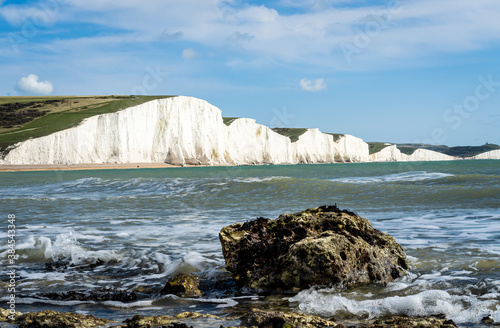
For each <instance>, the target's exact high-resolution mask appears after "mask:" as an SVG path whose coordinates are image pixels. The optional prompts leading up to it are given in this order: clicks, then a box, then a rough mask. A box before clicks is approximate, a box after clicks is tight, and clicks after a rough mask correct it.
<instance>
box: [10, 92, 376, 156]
mask: <svg viewBox="0 0 500 328" xmlns="http://www.w3.org/2000/svg"><path fill="white" fill-rule="evenodd" d="M368 160H369V155H368V144H366V143H365V142H364V141H363V140H361V139H359V138H356V137H353V136H350V135H344V136H342V137H340V138H339V139H338V140H334V138H333V136H332V135H329V134H325V133H322V132H320V131H319V130H318V129H309V130H307V132H305V133H304V134H302V135H301V136H300V137H299V139H298V140H297V141H296V142H293V143H292V142H291V141H290V139H289V138H288V137H285V136H282V135H280V134H278V133H276V132H274V131H273V130H271V129H270V128H268V127H267V126H264V125H260V124H257V123H256V122H255V120H252V119H246V118H241V119H237V120H235V121H233V122H232V123H231V124H230V125H229V126H226V125H225V124H224V123H223V120H222V115H221V111H220V110H219V109H218V108H216V107H215V106H213V105H211V104H209V103H208V102H206V101H204V100H201V99H196V98H192V97H171V98H166V99H158V100H153V101H149V102H146V103H144V104H141V105H138V106H135V107H130V108H127V109H124V110H121V111H118V112H116V113H110V114H102V115H97V116H93V117H90V118H87V119H85V120H84V121H82V122H81V123H80V124H79V125H78V126H75V127H73V128H69V129H66V130H63V131H59V132H56V133H53V134H50V135H47V136H44V137H40V138H36V139H30V140H27V141H24V142H20V143H18V144H16V145H15V146H14V147H13V149H11V150H10V151H9V152H8V154H7V155H6V156H5V158H4V159H3V160H2V161H1V162H0V164H11V165H16V164H25V165H26V164H83V163H162V162H165V163H172V164H181V165H182V164H206V165H216V164H223V165H241V164H296V163H333V162H335V161H340V162H359V161H368Z"/></svg>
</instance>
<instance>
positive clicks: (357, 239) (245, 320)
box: [0, 206, 493, 328]
mask: <svg viewBox="0 0 500 328" xmlns="http://www.w3.org/2000/svg"><path fill="white" fill-rule="evenodd" d="M219 237H220V241H221V244H222V250H223V255H224V258H225V261H226V269H227V270H228V271H229V272H231V274H232V277H233V280H228V281H231V283H232V286H233V287H229V286H230V284H228V285H227V286H226V285H224V286H219V287H218V289H224V288H226V291H225V292H229V291H228V290H227V289H228V288H236V289H237V290H243V289H247V290H248V289H250V290H252V291H253V292H256V293H258V294H261V295H263V294H267V295H269V294H273V293H274V294H277V295H282V296H283V295H286V293H288V295H293V293H296V292H298V291H300V290H304V289H307V288H309V287H310V286H329V287H336V288H350V287H353V286H359V285H369V284H379V285H386V284H387V283H388V282H391V281H394V280H395V279H397V278H398V277H401V276H403V275H405V274H406V272H407V270H409V266H408V262H407V260H406V255H405V252H404V250H403V248H402V247H401V245H399V244H398V243H397V242H396V241H395V239H394V238H393V237H392V236H390V235H388V234H386V233H383V232H381V231H378V230H376V229H374V228H373V227H372V226H371V224H370V222H369V221H368V220H366V219H364V218H362V217H359V216H358V215H356V214H355V213H352V212H350V211H346V210H340V209H339V208H338V207H337V206H321V207H318V208H312V209H308V210H305V211H302V212H299V213H294V214H282V215H280V216H279V217H278V218H277V219H275V220H270V219H264V218H258V219H256V220H253V221H249V222H245V223H236V224H232V225H230V226H228V227H225V228H223V229H222V230H221V232H220V234H219ZM54 265H55V264H54ZM52 266H53V265H51V268H49V269H54V268H53V267H52ZM234 284H236V286H237V287H234ZM200 286H201V287H200ZM213 288H214V287H213V285H212V284H211V283H210V282H204V281H202V282H200V279H199V278H198V277H197V276H196V275H195V274H192V273H180V274H176V275H174V276H173V277H170V280H168V281H167V282H166V283H165V285H164V287H163V289H161V290H157V291H153V293H154V294H159V295H176V297H178V298H179V299H183V298H185V299H189V298H198V297H201V296H202V295H204V296H206V295H207V294H209V293H213V290H211V289H213ZM135 292H136V291H120V290H103V291H95V292H93V293H91V294H88V295H87V294H85V293H82V292H79V291H75V292H72V293H55V294H56V295H45V298H47V297H48V298H49V299H58V300H71V299H76V300H86V299H88V298H89V297H90V298H92V299H94V300H99V301H104V300H106V299H110V300H114V299H116V297H118V299H117V300H120V301H121V300H123V301H124V302H130V301H135V300H137V295H136V294H135ZM137 292H138V293H139V291H137ZM229 293H231V292H229ZM236 293H240V292H239V291H238V292H236ZM101 294H102V295H101ZM146 294H148V293H146ZM280 302H281V303H282V302H283V300H282V298H281V299H280V301H278V302H276V304H272V302H270V304H267V305H265V306H260V308H256V307H259V305H256V304H258V303H251V304H249V305H246V306H241V307H240V306H238V307H235V308H226V309H225V310H224V311H222V312H220V313H223V314H222V315H219V316H216V315H213V314H208V313H204V311H203V310H201V311H200V312H181V313H178V314H174V315H172V313H169V314H170V315H166V314H165V315H156V316H148V317H144V316H141V315H133V314H131V316H130V317H129V318H128V319H125V320H122V319H117V320H112V318H110V319H105V318H97V317H94V316H93V315H84V314H80V313H71V312H67V313H64V312H55V311H52V310H44V311H39V312H31V313H19V312H16V313H15V314H12V313H10V311H8V310H3V309H0V322H7V323H10V324H13V325H16V326H17V327H20V328H39V327H40V328H51V327H57V328H90V327H108V328H111V327H113V328H142V327H148V328H152V327H162V328H163V327H168V328H189V327H193V328H203V327H257V328H268V327H272V328H274V327H278V328H282V327H283V328H285V327H287V328H320V327H360V328H361V327H367V328H368V327H370V328H386V327H442V328H450V327H457V326H456V325H455V323H454V322H453V321H451V320H446V318H444V317H443V316H426V317H403V316H392V317H386V318H378V319H373V320H370V319H366V320H362V321H359V319H357V318H347V319H346V318H343V321H342V322H340V321H337V320H336V319H335V318H322V317H319V316H314V315H308V314H303V313H298V312H294V311H293V309H291V308H290V307H288V306H282V305H280V304H278V303H280ZM218 314H219V312H218ZM350 319H352V320H356V322H354V321H353V322H350ZM483 321H484V323H485V324H491V323H493V320H490V321H491V322H489V321H488V318H485V319H483Z"/></svg>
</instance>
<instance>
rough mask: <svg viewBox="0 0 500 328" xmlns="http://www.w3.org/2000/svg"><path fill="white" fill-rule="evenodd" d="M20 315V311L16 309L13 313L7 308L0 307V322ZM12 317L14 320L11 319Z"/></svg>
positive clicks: (9, 320) (10, 320)
mask: <svg viewBox="0 0 500 328" xmlns="http://www.w3.org/2000/svg"><path fill="white" fill-rule="evenodd" d="M20 315H21V312H17V311H16V312H14V313H11V312H10V311H9V310H6V309H0V322H12V321H15V320H16V319H17V318H18V317H19V316H20ZM12 317H13V319H14V320H12V319H11V318H12Z"/></svg>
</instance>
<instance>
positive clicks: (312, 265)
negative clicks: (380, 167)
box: [219, 206, 408, 290]
mask: <svg viewBox="0 0 500 328" xmlns="http://www.w3.org/2000/svg"><path fill="white" fill-rule="evenodd" d="M219 239H220V241H221V244H222V252H223V254H224V258H225V260H226V269H227V270H228V271H230V272H231V273H232V274H233V278H234V280H235V281H236V283H237V284H238V285H239V286H240V287H241V286H246V287H251V288H254V289H263V290H299V289H304V288H309V287H310V286H311V285H335V284H343V285H344V286H353V285H358V284H364V283H382V284H386V283H388V282H390V281H393V280H394V279H396V278H398V277H400V276H402V275H404V273H405V271H404V270H407V269H408V263H407V260H406V254H405V252H404V250H403V248H402V247H401V245H399V244H398V243H397V242H396V241H395V239H394V238H393V237H392V236H390V235H388V234H386V233H383V232H380V231H378V230H376V229H374V228H373V227H372V225H371V224H370V222H369V221H368V220H366V219H364V218H361V217H359V216H357V215H356V214H354V213H352V212H349V211H346V210H343V211H341V210H340V209H338V208H337V207H336V206H322V207H318V208H313V209H308V210H305V211H303V212H300V213H296V214H282V215H280V216H279V217H278V218H277V219H276V220H269V219H264V218H259V219H256V220H254V221H251V222H246V223H243V224H242V223H236V224H233V225H230V226H228V227H225V228H223V229H222V230H221V232H220V233H219Z"/></svg>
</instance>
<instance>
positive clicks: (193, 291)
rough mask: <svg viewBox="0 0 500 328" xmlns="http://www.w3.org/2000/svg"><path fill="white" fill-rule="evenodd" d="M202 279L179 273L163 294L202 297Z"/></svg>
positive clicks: (167, 285) (164, 288)
mask: <svg viewBox="0 0 500 328" xmlns="http://www.w3.org/2000/svg"><path fill="white" fill-rule="evenodd" d="M199 287H200V279H199V278H198V277H197V276H195V275H194V274H192V273H179V274H177V275H176V276H175V277H173V278H172V279H170V280H169V281H167V283H166V284H165V287H163V289H162V290H161V293H162V294H174V295H178V296H187V297H191V296H201V291H200V289H199Z"/></svg>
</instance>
